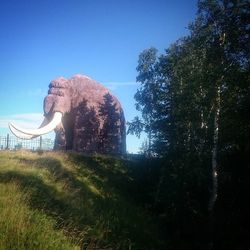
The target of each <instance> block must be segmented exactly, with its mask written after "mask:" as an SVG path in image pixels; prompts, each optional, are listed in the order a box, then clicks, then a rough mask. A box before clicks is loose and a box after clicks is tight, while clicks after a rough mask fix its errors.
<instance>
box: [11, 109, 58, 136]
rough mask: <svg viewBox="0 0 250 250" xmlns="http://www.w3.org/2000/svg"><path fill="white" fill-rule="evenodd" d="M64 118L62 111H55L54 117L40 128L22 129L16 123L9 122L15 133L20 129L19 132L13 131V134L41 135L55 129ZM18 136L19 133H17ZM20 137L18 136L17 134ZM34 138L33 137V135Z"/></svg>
mask: <svg viewBox="0 0 250 250" xmlns="http://www.w3.org/2000/svg"><path fill="white" fill-rule="evenodd" d="M61 120H62V113H61V112H55V114H54V116H53V119H52V120H51V121H50V122H49V123H48V124H47V125H45V126H42V125H41V127H40V128H38V129H22V128H19V127H17V126H16V125H14V124H12V123H9V128H10V130H11V132H12V133H13V131H14V132H16V131H18V133H13V134H15V135H16V134H19V135H20V134H24V135H25V136H40V135H44V134H47V133H49V132H51V131H52V130H54V129H55V128H56V126H57V125H59V124H60V123H61ZM16 136H17V135H16ZM17 137H18V136H17ZM32 138H33V137H32Z"/></svg>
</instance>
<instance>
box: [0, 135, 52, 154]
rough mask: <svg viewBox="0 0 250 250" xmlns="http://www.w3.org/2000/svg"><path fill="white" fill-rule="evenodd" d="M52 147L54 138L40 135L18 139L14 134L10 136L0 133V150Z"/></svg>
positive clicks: (48, 148)
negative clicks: (28, 138)
mask: <svg viewBox="0 0 250 250" xmlns="http://www.w3.org/2000/svg"><path fill="white" fill-rule="evenodd" d="M53 147H54V140H52V139H48V138H45V139H43V138H42V136H40V137H38V138H35V139H31V140H25V139H20V138H17V137H14V136H10V135H9V134H7V135H5V136H1V135H0V150H6V149H9V150H18V149H29V150H37V149H41V150H52V149H53Z"/></svg>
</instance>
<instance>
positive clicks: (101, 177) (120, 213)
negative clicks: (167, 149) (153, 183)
mask: <svg viewBox="0 0 250 250" xmlns="http://www.w3.org/2000/svg"><path fill="white" fill-rule="evenodd" d="M129 164H130V163H129V162H127V161H125V160H121V159H119V158H114V157H109V156H101V155H95V156H83V155H80V154H77V153H62V152H47V153H40V154H37V153H32V152H27V151H19V152H11V151H2V152H0V249H90V250H92V249H162V248H161V247H162V246H161V241H160V238H159V235H158V231H157V225H156V224H155V223H154V221H153V219H152V217H151V216H150V215H149V214H147V212H146V211H145V210H144V209H143V208H141V207H140V206H139V205H138V204H136V202H135V200H133V192H136V191H137V190H136V185H135V184H134V183H133V178H134V177H132V176H131V174H130V171H131V166H130V165H129ZM131 192H132V193H131Z"/></svg>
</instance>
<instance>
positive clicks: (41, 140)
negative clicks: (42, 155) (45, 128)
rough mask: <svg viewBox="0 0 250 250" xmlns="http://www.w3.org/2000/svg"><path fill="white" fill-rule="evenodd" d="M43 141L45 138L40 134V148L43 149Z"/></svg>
mask: <svg viewBox="0 0 250 250" xmlns="http://www.w3.org/2000/svg"><path fill="white" fill-rule="evenodd" d="M42 142H43V139H42V136H40V145H39V146H40V149H42Z"/></svg>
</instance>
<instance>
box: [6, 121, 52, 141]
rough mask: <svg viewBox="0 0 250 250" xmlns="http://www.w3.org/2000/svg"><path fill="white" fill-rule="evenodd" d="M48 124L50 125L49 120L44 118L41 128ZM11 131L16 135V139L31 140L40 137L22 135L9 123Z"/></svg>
mask: <svg viewBox="0 0 250 250" xmlns="http://www.w3.org/2000/svg"><path fill="white" fill-rule="evenodd" d="M48 123H49V120H48V119H47V118H46V117H44V120H43V122H42V123H41V125H40V126H39V128H41V127H43V126H45V125H46V124H48ZM9 129H10V131H11V132H12V134H14V135H15V136H16V137H18V138H20V139H25V140H31V139H34V138H36V137H38V136H39V135H27V134H24V133H21V132H20V131H18V130H16V129H15V128H14V127H13V125H12V124H11V123H9Z"/></svg>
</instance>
